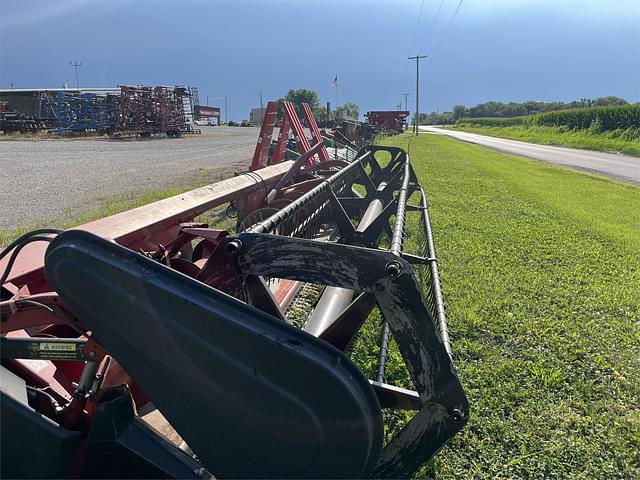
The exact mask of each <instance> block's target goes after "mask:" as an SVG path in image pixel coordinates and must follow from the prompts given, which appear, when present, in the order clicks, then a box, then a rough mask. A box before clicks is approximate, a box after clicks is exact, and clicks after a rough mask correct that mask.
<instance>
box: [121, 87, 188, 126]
mask: <svg viewBox="0 0 640 480" xmlns="http://www.w3.org/2000/svg"><path fill="white" fill-rule="evenodd" d="M188 95H189V93H188V91H187V89H186V88H184V87H141V86H121V87H120V99H119V102H118V115H117V123H116V128H115V131H114V132H113V134H112V136H113V137H123V136H141V137H150V136H151V135H154V134H166V135H167V136H168V137H179V136H180V135H182V133H183V132H185V131H186V129H187V126H186V119H185V112H184V97H186V96H188Z"/></svg>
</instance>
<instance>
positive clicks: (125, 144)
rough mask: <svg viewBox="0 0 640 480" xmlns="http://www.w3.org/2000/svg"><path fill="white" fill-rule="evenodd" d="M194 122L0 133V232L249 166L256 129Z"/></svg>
mask: <svg viewBox="0 0 640 480" xmlns="http://www.w3.org/2000/svg"><path fill="white" fill-rule="evenodd" d="M201 128H202V135H188V136H185V137H183V138H179V139H161V138H157V139H148V140H141V139H135V140H134V139H130V140H109V139H106V138H80V139H55V140H40V139H37V140H23V139H17V140H4V139H3V140H2V141H0V212H1V213H0V231H6V230H13V229H15V228H17V227H19V226H29V225H32V224H35V223H41V222H44V223H47V220H52V219H61V218H64V217H65V216H68V215H71V214H73V212H78V211H82V210H91V209H92V208H95V207H96V206H97V205H98V203H99V199H100V198H104V197H109V196H113V195H119V194H126V193H130V192H132V191H136V190H140V189H144V190H152V189H155V190H162V189H165V188H170V187H174V186H180V185H187V184H194V183H196V182H199V180H200V183H202V184H206V183H209V181H210V179H211V178H214V177H215V176H216V174H217V175H219V174H220V173H219V172H225V173H226V174H227V175H230V174H231V173H232V172H233V171H234V170H244V169H247V168H248V167H249V163H250V161H251V156H252V155H253V150H254V148H255V145H256V141H257V139H258V133H259V129H258V128H239V127H201Z"/></svg>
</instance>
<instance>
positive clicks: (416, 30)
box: [409, 0, 424, 54]
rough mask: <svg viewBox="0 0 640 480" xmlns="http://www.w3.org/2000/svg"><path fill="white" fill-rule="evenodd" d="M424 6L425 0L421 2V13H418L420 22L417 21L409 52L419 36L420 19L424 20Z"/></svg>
mask: <svg viewBox="0 0 640 480" xmlns="http://www.w3.org/2000/svg"><path fill="white" fill-rule="evenodd" d="M423 8H424V0H422V2H420V13H418V23H416V29H415V30H414V31H413V41H412V42H411V48H410V49H409V54H411V52H412V51H413V47H415V45H416V37H417V36H418V29H419V28H420V20H422V9H423Z"/></svg>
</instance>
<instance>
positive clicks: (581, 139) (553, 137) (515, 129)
mask: <svg viewBox="0 0 640 480" xmlns="http://www.w3.org/2000/svg"><path fill="white" fill-rule="evenodd" d="M447 128H452V129H455V130H461V131H463V132H470V133H480V134H482V135H490V136H492V137H500V138H509V139H512V140H522V141H525V142H531V143H539V144H542V145H558V146H563V147H571V148H584V149H586V150H598V151H601V152H620V153H624V154H626V155H633V156H636V157H640V141H630V140H624V139H622V138H618V137H616V136H615V135H616V134H615V133H611V132H610V133H606V132H605V133H591V132H590V131H589V130H577V131H573V130H569V131H567V130H566V129H562V128H559V127H539V126H524V125H513V126H505V127H491V126H470V125H455V126H453V125H452V126H447Z"/></svg>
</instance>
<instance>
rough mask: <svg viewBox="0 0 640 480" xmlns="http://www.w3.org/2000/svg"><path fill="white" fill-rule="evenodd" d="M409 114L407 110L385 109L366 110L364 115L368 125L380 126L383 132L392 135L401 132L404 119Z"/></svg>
mask: <svg viewBox="0 0 640 480" xmlns="http://www.w3.org/2000/svg"><path fill="white" fill-rule="evenodd" d="M409 115H410V113H409V112H407V111H398V110H385V111H373V112H367V115H366V117H367V122H368V123H369V125H374V126H376V127H380V128H382V131H383V133H385V134H387V135H393V134H396V133H401V132H402V130H403V128H404V121H405V119H406V118H407V117H408V116H409Z"/></svg>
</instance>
